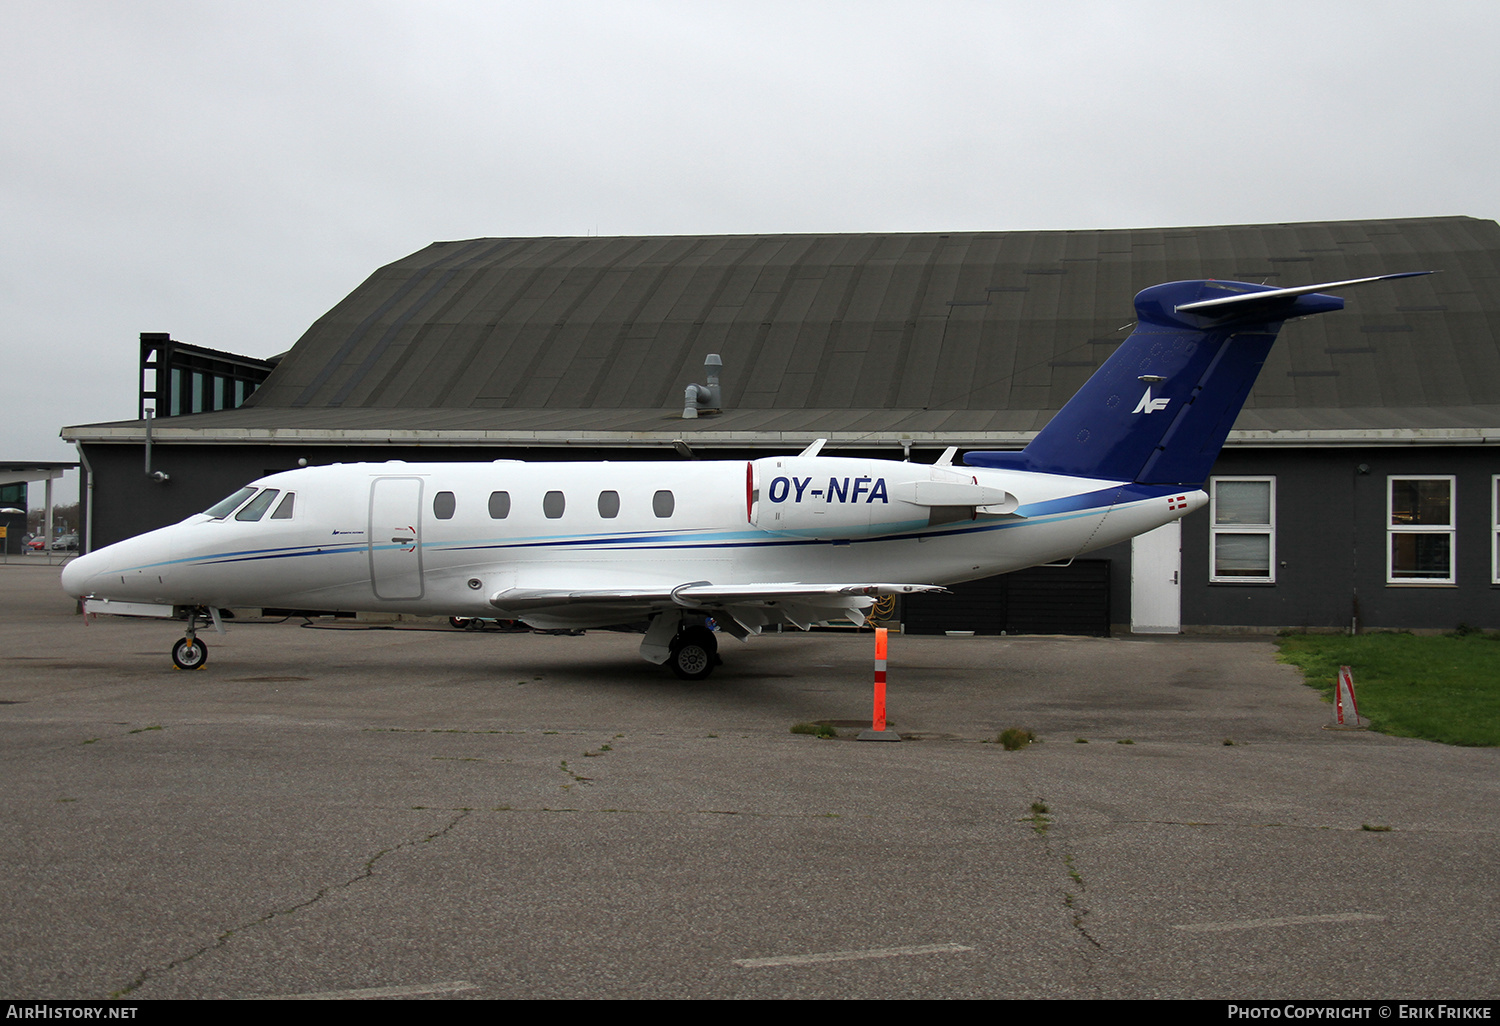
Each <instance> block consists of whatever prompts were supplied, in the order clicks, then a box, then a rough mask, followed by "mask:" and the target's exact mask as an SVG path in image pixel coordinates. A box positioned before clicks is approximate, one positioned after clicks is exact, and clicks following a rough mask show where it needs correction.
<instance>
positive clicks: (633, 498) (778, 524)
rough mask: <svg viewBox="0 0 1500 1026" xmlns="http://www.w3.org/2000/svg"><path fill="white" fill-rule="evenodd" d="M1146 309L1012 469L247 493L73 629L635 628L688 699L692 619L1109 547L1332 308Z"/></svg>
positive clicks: (115, 580)
mask: <svg viewBox="0 0 1500 1026" xmlns="http://www.w3.org/2000/svg"><path fill="white" fill-rule="evenodd" d="M1425 273H1429V272H1421V271H1419V272H1409V273H1408V274H1389V275H1382V276H1380V277H1375V278H1359V279H1353V280H1350V281H1340V282H1329V283H1325V284H1321V285H1308V286H1303V287H1299V288H1272V287H1270V286H1266V285H1252V284H1245V283H1242V282H1228V281H1189V282H1174V283H1170V284H1166V285H1157V286H1154V287H1152V288H1149V289H1146V290H1145V291H1143V292H1141V293H1140V294H1139V295H1138V296H1136V300H1135V306H1136V315H1137V327H1136V329H1135V331H1134V332H1133V333H1132V334H1131V335H1130V337H1129V338H1127V339H1126V340H1125V341H1124V342H1123V343H1122V344H1121V345H1120V347H1119V348H1118V349H1117V350H1116V351H1115V352H1114V353H1113V354H1112V355H1111V356H1110V357H1109V359H1108V360H1106V361H1105V362H1104V365H1103V366H1101V367H1100V368H1099V370H1098V371H1097V372H1096V373H1095V374H1094V375H1093V376H1092V377H1091V378H1090V379H1089V380H1088V382H1086V383H1085V384H1084V386H1083V388H1082V389H1080V390H1079V392H1078V394H1077V395H1075V396H1074V397H1073V398H1072V399H1071V400H1070V401H1069V402H1068V404H1067V405H1066V406H1064V407H1063V409H1062V410H1061V411H1059V412H1058V414H1057V416H1055V417H1054V418H1053V419H1052V420H1051V421H1050V422H1049V423H1048V424H1047V426H1046V427H1045V428H1043V429H1042V431H1041V432H1040V433H1038V434H1037V436H1036V438H1035V439H1034V440H1033V441H1032V442H1031V444H1030V445H1028V446H1027V447H1026V448H1025V449H1024V450H1022V451H1019V452H971V453H969V454H967V455H966V456H965V457H964V461H963V463H964V465H963V466H955V465H954V463H953V456H954V450H952V449H950V450H948V451H947V452H945V453H944V454H943V456H942V457H941V458H940V459H939V460H938V461H937V463H936V464H933V465H923V464H915V463H900V462H894V461H887V460H874V459H856V458H848V457H839V456H822V455H820V454H819V451H820V449H821V448H822V444H823V443H822V442H821V441H818V442H815V443H813V444H812V445H811V446H809V447H808V448H807V449H805V450H803V451H802V452H801V453H800V454H798V455H795V456H767V457H764V458H761V459H756V460H750V461H719V462H710V461H703V462H681V463H660V462H651V463H523V462H518V461H510V460H501V461H496V462H493V463H401V462H391V463H354V464H334V465H332V466H324V467H307V468H303V469H300V470H291V471H287V472H285V473H279V474H271V475H269V476H268V477H264V478H261V479H260V480H258V481H254V482H252V483H251V484H248V485H246V486H245V487H244V488H242V489H240V490H239V491H237V492H235V493H234V494H233V495H231V496H229V497H228V498H226V499H224V500H223V501H222V502H219V503H217V504H216V505H214V506H212V507H211V508H209V509H207V510H205V511H204V512H202V513H199V514H197V515H195V516H192V517H189V518H188V519H186V520H184V521H183V522H182V523H180V524H176V525H174V526H171V527H164V528H161V529H160V530H156V531H151V532H149V533H147V534H143V535H140V536H139V537H136V538H131V539H129V540H127V541H122V542H119V543H117V544H115V545H109V546H106V547H105V548H102V549H100V550H98V551H97V552H91V553H88V554H87V555H84V556H80V557H78V558H77V559H75V560H74V561H73V562H72V563H70V564H69V565H68V566H67V568H66V569H65V570H64V571H63V575H62V583H63V587H64V588H65V589H66V590H67V592H68V594H70V595H73V596H75V597H77V598H81V599H83V600H84V601H85V604H86V608H87V609H88V611H90V612H105V613H122V614H127V615H157V616H177V615H182V614H184V613H185V614H186V615H187V618H188V628H187V635H186V637H184V638H183V639H182V640H181V641H179V642H178V643H177V644H176V646H174V648H173V650H172V659H173V662H174V663H175V664H176V665H177V666H178V667H180V668H182V669H197V668H200V667H202V666H204V665H205V664H206V662H207V659H208V649H207V647H206V646H205V645H204V643H203V641H202V640H200V639H199V638H198V637H197V628H198V625H199V622H200V620H201V619H203V618H207V619H208V620H211V621H212V622H213V623H214V625H215V626H218V627H220V628H221V629H222V625H221V622H220V611H221V610H223V609H227V608H230V607H236V606H238V607H246V606H249V607H270V608H281V609H308V610H345V611H379V612H399V613H415V614H427V615H436V616H455V617H505V618H512V619H518V620H523V621H525V622H526V623H528V624H531V625H532V626H534V627H540V628H563V627H568V628H575V627H598V626H604V625H608V624H617V623H622V622H630V621H642V620H649V622H650V626H649V628H648V629H647V631H646V634H645V638H644V640H643V641H642V642H641V648H640V651H641V655H642V656H643V657H645V658H646V659H648V660H650V661H651V662H654V663H666V664H668V665H669V666H670V667H671V669H672V670H673V671H674V672H675V673H676V674H677V675H678V676H679V677H682V678H685V679H689V680H698V679H702V678H704V677H706V676H708V674H709V673H710V672H711V671H712V670H713V667H714V666H715V664H716V663H717V662H718V657H717V641H716V636H715V632H714V631H712V630H710V629H709V628H708V627H707V626H705V620H706V619H708V618H710V617H711V618H712V619H713V620H715V621H716V622H717V623H718V625H719V627H720V629H721V630H722V631H725V632H727V633H729V634H732V635H734V636H735V637H737V638H740V639H741V640H743V639H744V638H745V637H747V636H748V635H751V634H758V633H760V631H761V630H762V629H763V628H765V627H767V626H770V625H774V624H780V623H788V624H795V625H797V626H799V627H807V626H809V625H810V624H813V623H816V622H820V621H827V620H831V619H838V618H846V619H849V620H852V621H853V622H855V623H863V622H864V619H865V613H866V611H867V610H869V608H870V607H871V605H872V604H873V603H874V602H875V601H876V600H877V599H878V598H879V597H881V596H885V595H901V594H911V593H914V592H925V591H940V590H942V586H943V585H946V584H954V583H957V582H960V581H967V580H973V579H976V578H980V577H988V576H991V575H993V574H1000V573H1005V572H1007V571H1010V570H1019V569H1021V568H1023V567H1028V566H1036V565H1038V564H1041V563H1049V562H1053V561H1057V560H1066V559H1070V558H1072V557H1075V556H1079V555H1082V554H1083V553H1086V552H1090V551H1093V550H1096V549H1101V548H1104V547H1106V546H1109V545H1114V544H1116V543H1117V542H1121V541H1124V540H1126V539H1128V538H1131V537H1133V536H1135V535H1137V534H1141V533H1143V532H1145V531H1149V530H1152V529H1153V528H1156V527H1160V526H1161V525H1163V524H1166V523H1169V522H1171V521H1173V520H1177V519H1179V518H1181V517H1183V516H1185V515H1187V514H1188V513H1190V512H1192V511H1193V510H1195V509H1198V508H1200V507H1202V506H1203V505H1205V504H1206V503H1207V501H1208V497H1207V495H1206V494H1205V493H1204V492H1203V491H1202V490H1201V487H1202V484H1203V482H1204V480H1205V479H1206V478H1207V476H1208V473H1209V470H1210V468H1211V467H1212V466H1213V463H1214V460H1215V459H1216V458H1217V457H1218V454H1219V449H1220V447H1221V446H1222V445H1223V443H1224V439H1225V437H1226V436H1227V435H1228V433H1229V429H1230V427H1231V425H1233V423H1234V420H1235V417H1236V416H1237V415H1238V413H1239V411H1240V408H1241V406H1242V405H1243V404H1244V401H1245V397H1246V395H1248V393H1249V391H1250V387H1251V385H1252V384H1253V383H1254V382H1255V377H1256V375H1257V374H1258V373H1259V371H1260V367H1261V364H1262V363H1263V362H1264V361H1265V358H1266V354H1267V353H1268V352H1269V350H1270V347H1271V344H1272V342H1274V341H1275V338H1276V333H1277V332H1278V331H1279V330H1280V328H1281V325H1282V322H1283V321H1286V320H1288V319H1290V318H1295V317H1302V316H1306V315H1310V314H1317V313H1325V312H1328V311H1332V310H1339V309H1342V308H1343V305H1344V301H1343V300H1342V299H1340V298H1338V297H1336V296H1330V295H1323V294H1320V293H1321V290H1324V289H1333V288H1340V287H1347V286H1352V285H1362V284H1365V283H1368V282H1374V281H1383V280H1388V279H1392V278H1403V277H1409V276H1410V275H1411V274H1425Z"/></svg>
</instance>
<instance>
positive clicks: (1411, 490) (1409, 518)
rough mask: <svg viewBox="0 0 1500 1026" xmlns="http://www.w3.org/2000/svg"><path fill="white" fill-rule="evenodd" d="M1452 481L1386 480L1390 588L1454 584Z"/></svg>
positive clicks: (1422, 478) (1427, 479)
mask: <svg viewBox="0 0 1500 1026" xmlns="http://www.w3.org/2000/svg"><path fill="white" fill-rule="evenodd" d="M1454 480H1455V479H1454V478H1452V477H1390V478H1387V479H1386V513H1387V519H1386V549H1385V559H1386V564H1385V565H1386V583H1387V584H1453V583H1455V582H1454V577H1453V544H1454V518H1453V485H1454Z"/></svg>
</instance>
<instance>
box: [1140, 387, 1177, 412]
mask: <svg viewBox="0 0 1500 1026" xmlns="http://www.w3.org/2000/svg"><path fill="white" fill-rule="evenodd" d="M1171 401H1172V400H1171V399H1153V398H1151V386H1150V385H1147V386H1146V394H1145V395H1143V396H1141V401H1140V402H1138V403H1136V404H1135V409H1134V410H1132V411H1131V412H1132V413H1155V412H1157V411H1158V410H1165V409H1166V408H1167V403H1169V402H1171Z"/></svg>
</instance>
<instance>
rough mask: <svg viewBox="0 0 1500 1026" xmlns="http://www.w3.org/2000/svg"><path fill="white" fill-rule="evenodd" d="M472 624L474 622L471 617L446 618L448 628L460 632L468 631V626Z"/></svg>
mask: <svg viewBox="0 0 1500 1026" xmlns="http://www.w3.org/2000/svg"><path fill="white" fill-rule="evenodd" d="M473 622H474V618H473V617H471V616H450V617H448V624H449V626H452V627H456V628H458V629H459V630H461V631H463V630H468V629H469V626H470V625H471V624H472V623H473Z"/></svg>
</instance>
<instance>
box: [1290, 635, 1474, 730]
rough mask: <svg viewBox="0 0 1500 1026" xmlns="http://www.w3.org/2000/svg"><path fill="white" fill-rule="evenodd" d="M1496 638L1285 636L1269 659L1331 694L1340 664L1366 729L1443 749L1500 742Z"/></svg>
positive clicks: (1327, 696)
mask: <svg viewBox="0 0 1500 1026" xmlns="http://www.w3.org/2000/svg"><path fill="white" fill-rule="evenodd" d="M1497 642H1500V633H1491V634H1486V633H1483V632H1480V631H1468V632H1458V631H1455V632H1454V633H1452V634H1445V635H1442V636H1441V637H1418V636H1416V635H1414V634H1361V635H1358V636H1355V637H1350V636H1348V635H1340V634H1290V635H1285V636H1282V637H1280V638H1277V639H1276V644H1277V647H1278V648H1279V649H1280V653H1279V654H1278V655H1277V659H1279V660H1280V661H1281V662H1284V663H1291V664H1292V665H1294V666H1296V667H1298V668H1299V669H1300V670H1301V671H1302V677H1303V679H1304V680H1305V681H1306V682H1307V684H1308V685H1309V686H1310V687H1315V688H1317V689H1318V690H1319V691H1320V692H1322V694H1323V697H1324V698H1327V699H1329V700H1331V699H1332V697H1333V688H1334V683H1335V680H1336V679H1337V675H1338V672H1339V667H1340V666H1348V667H1350V668H1351V669H1352V670H1353V672H1354V694H1355V697H1356V698H1357V699H1358V701H1359V713H1360V715H1361V716H1363V717H1364V718H1365V719H1367V720H1368V721H1369V723H1370V727H1371V729H1373V730H1378V731H1380V732H1381V733H1382V734H1394V735H1396V736H1397V737H1416V738H1422V739H1423V740H1426V741H1440V742H1442V743H1443V744H1449V745H1469V746H1476V747H1494V746H1496V745H1500V644H1497Z"/></svg>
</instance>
